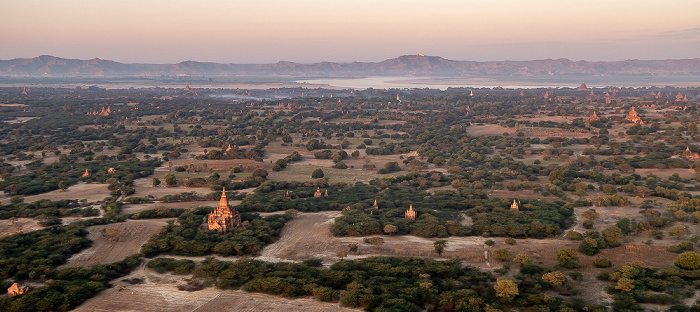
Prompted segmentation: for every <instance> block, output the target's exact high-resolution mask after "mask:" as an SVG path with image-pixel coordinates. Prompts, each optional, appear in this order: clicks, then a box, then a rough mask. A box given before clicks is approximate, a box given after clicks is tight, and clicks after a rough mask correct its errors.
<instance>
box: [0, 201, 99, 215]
mask: <svg viewBox="0 0 700 312" xmlns="http://www.w3.org/2000/svg"><path fill="white" fill-rule="evenodd" d="M99 214H100V211H99V210H98V209H95V208H92V207H82V206H81V205H80V203H79V202H78V201H77V200H66V199H62V200H59V201H51V200H48V199H42V200H38V201H35V202H33V203H28V204H27V203H24V199H23V198H22V197H21V196H17V197H14V196H13V197H12V198H11V199H10V202H9V203H8V204H7V205H0V220H3V219H10V218H34V217H37V216H46V217H58V218H63V217H69V216H81V217H91V216H97V215H99Z"/></svg>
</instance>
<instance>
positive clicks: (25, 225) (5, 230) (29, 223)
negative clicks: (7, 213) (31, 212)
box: [0, 217, 97, 237]
mask: <svg viewBox="0 0 700 312" xmlns="http://www.w3.org/2000/svg"><path fill="white" fill-rule="evenodd" d="M92 218H97V217H65V218H62V219H61V222H62V223H63V224H71V223H73V222H75V221H80V220H87V219H92ZM43 228H44V227H42V226H41V225H39V221H38V220H34V219H31V218H17V220H16V221H15V222H14V224H13V223H12V221H10V220H0V237H5V236H9V235H12V234H17V233H28V232H32V231H36V230H41V229H43Z"/></svg>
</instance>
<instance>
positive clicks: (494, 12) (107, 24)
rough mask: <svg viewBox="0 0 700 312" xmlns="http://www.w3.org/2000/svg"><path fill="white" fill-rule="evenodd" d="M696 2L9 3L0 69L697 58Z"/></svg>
mask: <svg viewBox="0 0 700 312" xmlns="http://www.w3.org/2000/svg"><path fill="white" fill-rule="evenodd" d="M699 16H700V0H664V1H659V0H606V1H602V0H600V1H599V0H586V1H581V0H577V1H573V0H433V1H416V0H353V1H347V0H233V1H232V0H199V1H184V0H146V1H144V0H138V1H137V0H118V1H115V0H89V1H88V0H60V1H58V0H3V1H2V3H0V59H12V58H24V57H35V56H39V55H54V56H59V57H64V58H77V59H92V58H101V59H109V60H114V61H119V62H126V63H177V62H181V61H187V60H193V61H204V62H220V63H238V64H250V63H275V62H277V61H293V62H300V63H313V62H320V61H332V62H352V61H361V62H376V61H382V60H385V59H389V58H394V57H397V56H400V55H407V54H419V53H422V54H426V55H434V56H441V57H444V58H447V59H452V60H473V61H501V60H534V59H547V58H552V59H556V58H568V59H571V60H587V61H613V60H626V59H679V58H700V17H699Z"/></svg>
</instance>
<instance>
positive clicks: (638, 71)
mask: <svg viewBox="0 0 700 312" xmlns="http://www.w3.org/2000/svg"><path fill="white" fill-rule="evenodd" d="M698 74H700V58H695V59H674V60H625V61H597V62H589V61H571V60H569V59H545V60H531V61H488V62H477V61H455V60H448V59H445V58H442V57H439V56H426V55H422V54H418V55H403V56H399V57H397V58H392V59H387V60H384V61H381V62H318V63H311V64H304V63H296V62H289V61H279V62H277V63H273V64H225V63H213V62H197V61H185V62H180V63H177V64H140V63H120V62H116V61H111V60H104V59H99V58H95V59H90V60H79V59H66V58H61V57H55V56H50V55H42V56H38V57H34V58H16V59H11V60H0V76H1V77H59V78H61V77H62V78H71V77H137V76H138V77H155V76H163V75H166V76H170V75H184V76H188V75H189V76H193V75H197V76H213V77H217V76H289V77H359V76H424V77H490V76H513V77H538V76H557V75H581V76H584V77H585V76H614V75H641V76H684V75H698Z"/></svg>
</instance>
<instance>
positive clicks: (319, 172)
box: [311, 168, 325, 179]
mask: <svg viewBox="0 0 700 312" xmlns="http://www.w3.org/2000/svg"><path fill="white" fill-rule="evenodd" d="M324 176H325V174H324V173H323V170H321V168H318V169H316V170H314V171H313V172H312V173H311V177H312V178H314V179H320V178H323V177H324Z"/></svg>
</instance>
